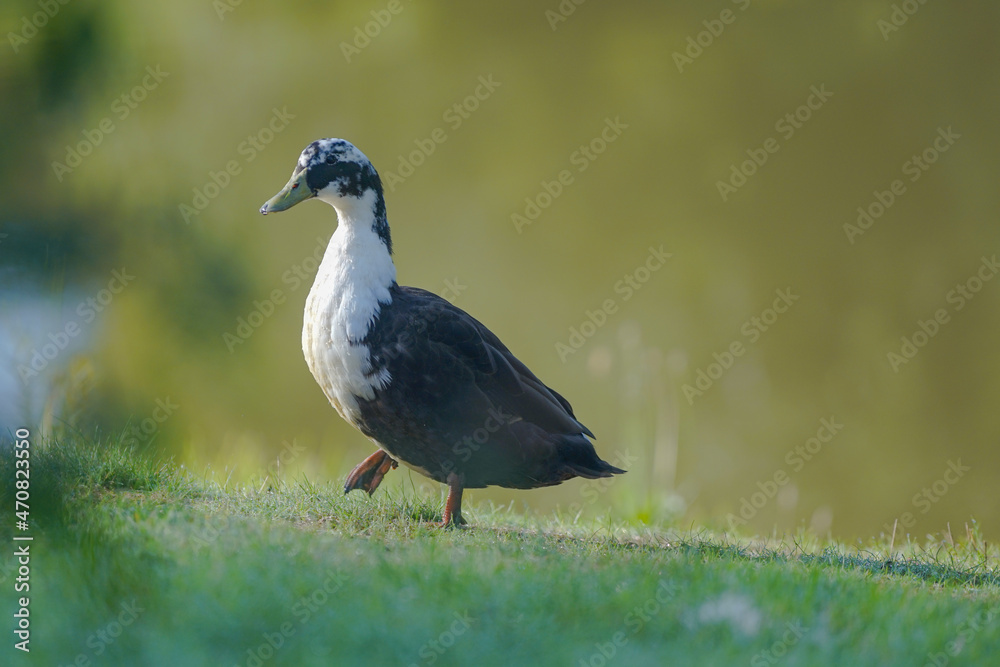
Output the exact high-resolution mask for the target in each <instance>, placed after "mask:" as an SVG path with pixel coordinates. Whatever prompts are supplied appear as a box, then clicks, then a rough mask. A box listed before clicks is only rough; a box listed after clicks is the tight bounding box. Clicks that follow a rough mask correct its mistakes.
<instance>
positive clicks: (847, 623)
mask: <svg viewBox="0 0 1000 667" xmlns="http://www.w3.org/2000/svg"><path fill="white" fill-rule="evenodd" d="M33 446H34V447H35V449H34V450H33V451H32V459H31V461H32V486H31V494H32V495H31V497H32V522H33V528H32V531H31V533H32V534H33V535H34V537H35V539H34V541H33V542H32V543H31V544H32V546H31V550H32V560H31V592H30V595H31V607H30V609H31V614H32V616H31V618H32V641H31V648H32V651H31V653H30V655H25V654H22V653H21V652H19V651H16V650H14V649H13V647H12V645H13V643H14V640H13V639H11V637H12V635H11V633H10V632H9V631H8V632H5V633H4V635H5V636H6V637H7V641H6V644H7V645H6V646H4V647H3V648H2V649H0V651H2V652H3V654H11V655H13V656H14V660H15V661H13V662H9V661H8V659H7V658H6V657H5V658H4V660H3V664H32V665H34V664H38V665H71V664H74V665H81V666H85V665H102V664H107V665H111V664H115V665H117V664H134V665H178V664H183V665H226V666H230V665H249V666H255V665H256V666H260V665H354V664H373V665H374V664H379V665H380V664H386V665H413V664H415V665H430V664H437V665H467V664H486V665H510V664H525V665H532V664H562V665H573V666H576V665H590V666H592V667H601V666H602V665H610V664H620V665H630V666H631V665H662V664H678V665H741V664H746V665H751V666H753V667H757V666H759V665H777V664H781V665H789V666H791V665H832V664H851V665H887V664H908V665H924V664H932V665H939V666H940V665H958V664H990V663H991V661H992V660H994V659H995V656H996V655H997V654H998V652H1000V622H998V618H997V612H998V611H1000V587H998V584H1000V571H998V568H997V566H996V563H997V556H998V554H997V550H996V548H995V547H992V546H987V545H986V544H984V543H983V541H982V540H981V539H980V538H979V536H978V534H977V532H976V531H975V530H971V531H969V532H968V533H966V534H963V535H962V539H961V540H958V541H955V540H946V541H930V542H927V543H925V544H923V545H916V544H912V543H910V544H906V545H903V546H902V547H899V546H898V545H897V547H896V549H894V552H893V554H892V555H891V556H890V555H889V552H888V548H887V547H888V545H886V544H871V545H868V547H867V548H864V549H860V548H856V547H850V548H849V547H846V546H843V545H838V544H832V543H825V542H822V541H820V540H818V539H816V538H815V537H811V536H808V535H800V536H798V537H797V538H795V539H794V540H784V541H774V540H770V541H761V540H756V539H738V538H735V537H732V536H727V535H721V534H716V533H712V532H709V531H707V530H706V531H691V530H690V529H688V530H676V529H671V528H670V527H649V526H633V525H627V524H625V523H621V522H615V521H612V520H605V521H603V522H599V523H592V524H586V525H580V524H576V523H574V522H573V521H571V520H570V519H568V518H566V517H560V516H542V517H539V516H527V517H526V516H523V515H520V514H517V513H512V512H510V511H509V510H507V509H506V508H497V507H484V506H478V507H477V506H472V507H470V508H469V510H468V511H467V517H468V518H469V519H470V521H471V523H472V524H474V527H473V528H471V529H465V530H440V529H436V528H432V527H428V526H427V525H425V522H426V521H427V520H432V519H439V518H440V514H439V513H440V509H441V505H442V502H441V500H442V498H441V497H430V498H428V497H422V496H414V495H411V494H405V493H402V492H396V493H385V492H383V491H381V490H380V491H379V492H378V493H376V495H375V496H374V497H373V498H368V497H367V496H364V495H363V494H359V493H355V494H351V495H350V496H346V497H345V496H344V495H343V494H342V492H341V490H340V487H339V484H338V483H337V482H336V481H331V482H330V483H328V484H322V485H319V484H313V483H311V482H308V481H305V480H303V481H300V482H296V483H292V484H279V485H277V486H276V487H275V486H269V485H267V484H264V485H260V484H253V485H247V486H245V487H239V488H232V489H230V488H220V487H219V486H218V485H217V484H213V483H208V482H206V481H204V480H198V479H195V478H193V477H192V476H191V475H190V474H185V473H184V472H183V471H182V470H179V469H177V468H176V467H175V466H173V465H170V464H163V463H158V462H155V461H153V460H150V459H149V458H146V457H143V456H140V455H139V454H137V453H136V452H134V451H132V450H129V449H128V448H126V447H122V446H119V445H116V444H115V443H113V442H104V443H100V444H98V445H95V444H93V443H89V444H88V443H84V442H75V444H65V443H64V444H57V443H48V444H46V445H44V446H42V445H40V444H35V445H33ZM3 454H4V456H3V458H2V463H0V476H2V479H3V484H2V485H0V491H2V493H0V495H2V501H0V505H2V506H3V507H12V505H13V500H12V495H13V489H12V488H11V484H10V480H12V479H13V460H14V459H13V457H11V456H10V455H9V454H10V452H9V450H4V451H3ZM442 497H443V496H442ZM12 523H13V517H11V520H10V521H4V522H2V526H0V540H2V541H3V542H4V543H5V544H7V545H12V544H13V542H12V530H11V527H12ZM12 552H13V549H12V548H10V547H9V546H8V547H3V549H2V553H3V554H4V556H3V557H2V558H0V579H2V580H3V581H2V582H0V587H2V588H0V590H3V595H2V599H3V600H5V601H7V600H9V601H10V602H8V603H7V604H6V605H5V608H8V609H14V608H15V607H14V602H13V600H14V597H15V596H14V593H13V591H12V589H13V581H14V578H15V577H16V564H15V563H14V561H13V559H12V558H11V553H12ZM7 618H8V619H10V618H11V617H10V616H9V615H8V616H7ZM8 624H10V621H9V620H8Z"/></svg>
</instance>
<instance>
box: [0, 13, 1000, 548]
mask: <svg viewBox="0 0 1000 667" xmlns="http://www.w3.org/2000/svg"><path fill="white" fill-rule="evenodd" d="M560 8H561V9H560ZM570 10H572V11H570ZM560 12H561V13H560ZM39 25H40V26H41V27H37V26H39ZM0 26H2V28H3V30H2V33H3V34H4V35H6V37H5V41H6V42H7V43H6V44H5V45H4V46H3V48H0V53H2V55H0V117H2V124H0V184H2V187H0V191H2V192H3V195H4V196H3V201H4V205H3V207H2V209H0V309H2V322H0V359H2V364H0V400H2V407H0V427H2V430H3V432H4V433H9V432H10V430H12V429H14V428H17V427H19V426H25V425H28V426H31V427H32V428H34V429H41V432H42V433H49V434H52V433H59V432H60V430H80V431H83V432H86V433H92V432H93V431H94V429H95V428H96V429H100V430H101V431H102V432H105V433H108V432H112V433H113V432H119V431H121V430H123V429H128V431H129V434H130V435H129V438H131V439H132V440H133V441H134V442H135V443H136V444H137V445H139V446H140V447H141V448H150V449H152V450H155V451H161V452H164V453H166V454H167V455H172V456H174V457H175V458H176V459H177V460H178V461H180V462H182V463H183V464H184V465H185V466H186V467H187V468H189V469H191V470H193V471H195V472H196V473H197V474H199V475H200V474H205V475H209V476H213V475H214V476H216V477H217V478H219V479H225V478H229V479H231V480H234V481H242V480H250V479H254V478H256V479H258V480H264V478H265V477H266V476H269V477H280V478H283V479H293V478H296V477H299V476H300V475H301V474H302V473H305V474H306V475H308V476H309V478H310V479H326V478H331V477H336V476H340V475H343V474H345V473H346V472H347V471H348V470H349V469H350V468H351V467H352V466H353V465H354V464H356V463H357V462H359V461H360V460H361V459H362V458H363V457H364V456H366V455H367V454H369V453H370V452H371V451H372V449H373V447H372V445H371V444H370V443H369V442H368V441H367V440H366V439H365V438H363V437H362V436H361V435H360V434H359V433H357V432H355V431H354V430H353V429H352V428H350V427H349V426H347V425H346V424H345V423H344V422H342V421H341V420H340V418H339V417H338V416H337V415H336V413H335V412H334V410H333V409H332V408H331V407H330V406H329V405H328V404H327V403H326V400H325V398H324V397H323V394H322V393H321V391H320V390H319V389H318V387H317V386H316V384H315V382H314V381H313V379H312V378H311V376H310V375H309V372H308V370H307V368H306V365H305V363H304V361H303V359H302V354H301V350H300V331H301V318H302V307H303V303H304V300H305V297H306V294H307V292H308V288H309V285H310V284H311V277H312V272H313V271H314V270H315V260H314V257H318V256H319V253H321V252H322V247H323V245H324V244H325V241H326V240H327V239H328V238H329V236H330V235H331V234H332V233H333V230H334V228H335V224H336V220H335V216H334V213H333V211H332V210H330V209H329V208H328V207H325V206H321V205H319V204H316V203H312V204H308V205H304V206H302V207H301V208H297V209H296V210H295V211H294V212H293V213H290V214H285V215H281V216H269V217H268V218H266V219H265V218H263V217H261V216H260V215H259V214H258V212H257V209H258V208H259V206H260V205H261V203H263V202H264V201H265V200H266V199H267V198H268V197H270V196H271V195H273V194H274V193H275V192H276V191H277V190H278V189H279V188H280V187H281V186H282V185H283V184H284V183H285V181H286V179H287V177H288V175H289V173H290V171H291V169H292V166H293V164H294V161H295V159H296V157H297V156H298V153H299V151H301V150H302V148H303V147H304V146H305V145H306V144H308V143H309V142H310V141H312V140H314V139H317V138H321V137H331V136H333V137H343V138H346V139H348V140H350V141H352V142H354V143H355V144H356V145H357V146H358V147H360V148H361V150H362V151H364V152H365V153H366V154H367V155H368V156H369V157H370V158H371V159H372V161H373V163H374V164H375V166H376V167H377V168H378V169H379V171H380V172H381V174H382V177H383V180H384V181H387V183H388V182H389V181H390V178H389V173H390V172H392V173H393V174H394V176H397V177H398V178H393V179H391V181H392V186H391V188H387V204H388V210H389V221H390V224H391V225H392V230H393V234H394V241H395V246H396V262H397V267H398V270H399V279H400V282H401V283H402V284H408V285H415V286H420V287H424V288H427V289H430V290H432V291H434V292H436V293H438V294H442V295H444V296H446V297H448V298H451V299H452V300H453V301H454V302H455V303H456V304H457V305H459V306H460V307H462V308H464V309H466V310H468V311H469V312H470V313H472V314H473V315H474V316H476V317H477V318H479V319H480V320H482V321H483V322H484V323H486V324H487V326H489V327H490V328H491V329H492V330H493V331H494V332H495V333H497V334H498V335H499V336H500V337H501V339H502V340H504V342H505V343H506V344H507V345H508V346H509V347H510V348H511V349H512V350H513V351H514V352H515V354H517V355H518V356H519V357H520V358H521V359H522V360H523V361H525V362H526V363H527V364H528V365H529V366H530V367H531V368H532V369H533V370H535V372H536V373H537V374H538V375H539V376H540V377H541V378H542V379H543V380H545V381H546V382H547V383H548V384H550V385H552V386H553V387H555V388H556V389H558V390H559V391H560V392H562V393H563V394H565V395H566V396H567V397H568V398H569V399H570V400H571V402H572V403H573V405H574V407H575V409H576V412H577V414H578V416H579V417H580V418H581V419H582V421H583V422H584V423H586V424H587V425H588V426H589V427H590V428H591V429H592V430H593V431H594V432H595V433H596V434H597V435H598V441H597V448H598V451H599V452H601V453H602V455H603V456H604V457H605V458H607V459H609V460H611V461H612V462H619V463H626V464H627V465H626V466H625V467H628V468H629V469H630V472H629V474H628V475H627V476H625V477H623V478H620V479H619V480H618V481H615V482H614V483H613V484H607V483H605V484H604V485H601V484H597V483H594V482H581V481H575V482H570V483H568V484H564V485H562V486H560V487H556V488H553V489H547V490H539V491H532V492H515V493H510V492H506V491H504V490H497V489H490V490H485V491H475V492H474V493H472V494H471V497H472V499H473V500H484V499H489V500H495V501H496V502H498V503H506V502H510V501H512V502H514V503H515V505H516V506H523V507H526V508H528V507H530V508H535V509H537V510H539V511H549V510H551V509H552V508H555V507H560V508H562V509H563V510H567V511H569V512H573V513H575V512H577V511H582V512H585V513H588V514H599V513H603V512H608V511H611V512H614V513H615V514H616V515H620V516H625V517H632V518H635V519H637V520H641V521H652V520H658V519H670V520H677V521H682V522H690V521H707V522H709V523H711V524H713V525H719V526H722V527H726V526H730V525H732V526H735V525H743V520H746V521H747V522H748V524H747V525H749V527H750V529H751V530H757V531H762V532H769V531H771V530H772V529H774V528H776V529H777V530H779V531H782V530H788V529H794V528H796V527H798V526H802V525H805V526H811V527H812V528H814V529H816V530H817V531H819V532H820V533H822V534H825V533H826V532H827V531H830V532H832V534H833V535H834V536H837V537H841V538H852V537H868V536H871V535H874V534H878V533H880V532H882V531H883V530H884V527H885V526H887V525H888V526H890V527H891V525H892V524H893V522H894V521H895V520H896V519H900V520H901V521H903V522H904V523H905V524H906V525H905V532H909V533H912V534H914V535H923V534H925V533H939V532H941V531H945V530H947V526H948V524H949V523H950V525H951V527H952V530H953V531H961V530H964V529H963V528H962V527H961V526H962V525H963V524H964V523H965V522H966V521H968V520H969V519H970V518H971V517H975V518H976V519H978V520H979V521H980V522H981V523H982V524H983V529H984V533H985V534H986V535H987V536H990V537H993V538H994V539H995V538H996V537H997V535H998V534H1000V533H998V531H997V530H996V524H997V521H998V520H1000V505H998V503H997V502H996V493H995V489H996V488H998V483H1000V469H998V464H1000V448H998V444H1000V443H998V436H1000V411H998V410H997V409H996V405H997V402H998V398H1000V379H998V374H997V368H998V367H1000V351H998V347H997V345H996V338H997V331H998V329H1000V280H995V281H991V280H990V278H992V277H993V273H994V272H995V270H996V268H995V267H993V264H992V258H994V257H996V254H997V252H998V251H1000V238H998V236H1000V235H998V231H997V230H998V227H997V211H998V194H997V193H998V188H997V177H998V174H1000V169H998V162H997V155H998V154H1000V141H998V140H1000V132H998V130H997V123H996V119H997V117H998V111H1000V97H998V96H1000V69H998V68H997V67H996V63H997V62H998V57H1000V47H998V44H997V39H996V35H997V30H998V27H1000V7H998V6H997V5H995V4H993V3H971V4H968V5H964V6H963V7H962V8H961V11H959V9H958V8H957V7H953V6H950V5H948V4H947V3H927V4H919V3H917V2H915V0H910V1H909V2H903V3H890V2H883V1H874V0H851V1H848V2H841V3H834V4H831V5H820V4H818V3H809V2H791V1H784V2H783V1H778V0H774V1H766V0H752V1H750V0H740V1H739V2H723V1H717V2H713V3H708V4H706V3H660V2H644V3H617V4H614V3H607V2H596V1H595V2H588V3H585V4H582V5H580V6H576V5H573V4H572V3H570V2H568V0H567V1H566V2H562V3H561V5H560V4H559V3H558V2H556V1H555V0H553V1H552V2H550V3H531V2H514V3H503V4H501V5H495V4H493V5H483V4H479V5H469V6H458V7H455V6H444V4H443V3H439V4H435V3H426V2H412V3H411V2H406V1H403V2H399V3H396V2H393V3H378V2H376V3H373V4H364V3H362V4H358V3H353V4H348V3H325V2H316V1H313V2H298V3H284V4H281V5H278V4H277V3H274V4H267V5H260V4H256V3H237V2H232V1H227V0H218V1H216V2H209V1H208V0H202V1H200V2H183V1H182V2H176V3H127V2H118V1H109V2H86V1H84V0H74V1H73V2H70V3H68V4H66V5H60V4H58V3H57V2H53V3H52V4H51V6H50V5H48V4H46V3H45V2H42V3H38V2H29V1H23V0H17V1H11V2H5V3H4V4H3V6H2V8H0ZM366 33H367V34H366ZM484 82H487V83H484ZM487 84H488V85H487ZM477 95H478V97H477ZM602 133H603V135H602ZM442 137H443V141H442ZM935 141H937V144H936V145H935ZM430 147H433V151H431V150H430ZM914 157H916V158H917V160H918V161H919V162H918V161H914ZM754 160H756V161H755V162H754ZM411 167H412V169H411ZM560 178H561V179H562V180H561V182H560ZM897 180H898V181H899V182H898V183H896V184H895V191H894V190H893V187H894V186H893V182H894V181H897ZM720 183H721V184H722V185H720ZM553 195H555V196H553ZM890 201H891V203H890ZM535 207H537V208H535ZM859 207H861V208H862V210H863V211H867V212H868V213H869V215H871V218H870V219H869V218H864V217H862V219H861V225H859V215H860V214H859V211H858V209H859ZM516 216H523V217H520V218H519V217H516ZM525 221H528V222H530V224H525ZM845 225H846V226H847V227H845ZM851 225H854V226H855V228H852V227H851ZM661 246H662V252H665V253H670V257H669V258H668V259H666V260H665V261H664V262H663V263H662V266H659V263H658V260H650V248H653V249H656V250H659V249H660V248H661ZM984 258H985V259H986V260H987V261H986V262H985V263H984ZM647 260H649V261H650V263H649V264H647ZM653 267H658V268H657V270H655V271H649V269H651V268H653ZM116 272H117V273H116ZM779 291H780V293H782V294H784V295H785V298H784V299H783V300H782V299H781V298H780V297H779V295H778V294H779ZM276 296H277V297H278V298H277V299H275V298H274V297H276ZM776 299H778V301H776ZM268 300H271V303H270V304H269V303H266V301H268ZM789 303H790V304H791V305H787V304H789ZM774 306H777V307H778V308H780V310H783V311H784V312H780V313H779V312H777V310H768V309H769V308H772V307H774ZM935 317H937V319H936V320H935ZM241 318H242V320H245V321H246V322H247V323H248V325H254V326H250V328H245V327H246V326H247V325H241ZM754 318H758V319H757V320H755V319H754ZM921 323H923V324H921ZM241 326H244V328H243V329H241V328H240V327H241ZM241 331H242V332H243V333H244V334H245V333H247V332H249V333H250V335H249V336H248V337H247V336H242V334H241V333H240V332H241ZM227 334H228V335H227ZM930 334H933V335H930ZM230 336H236V337H237V339H238V340H239V342H238V343H236V342H233V340H234V339H233V338H231V337H230ZM241 336H242V337H241ZM904 337H905V339H906V340H903V338H904ZM991 341H993V342H991ZM910 344H912V345H913V347H912V348H910V347H908V346H909V345H910ZM730 355H732V356H730ZM893 355H898V356H893ZM911 357H912V358H911ZM823 420H826V421H825V422H824V421H823ZM830 425H833V426H832V427H831V426H830ZM831 436H832V437H831ZM810 438H815V440H813V441H810ZM824 441H825V442H824ZM386 484H389V485H392V484H396V485H399V484H404V485H407V486H410V485H416V486H426V487H427V488H431V489H434V490H435V491H438V490H439V489H440V487H439V486H437V485H434V484H432V483H430V482H427V481H426V480H424V479H423V478H422V477H420V476H419V475H416V474H413V473H410V472H407V471H404V472H396V473H394V474H393V475H391V476H390V477H389V478H388V479H387V481H386ZM890 530H891V529H890ZM902 532H904V526H902V525H901V527H900V533H902Z"/></svg>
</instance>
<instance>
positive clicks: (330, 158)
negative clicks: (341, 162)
mask: <svg viewBox="0 0 1000 667" xmlns="http://www.w3.org/2000/svg"><path fill="white" fill-rule="evenodd" d="M334 162H336V158H334V157H333V156H332V155H327V156H326V163H327V164H333V163H334Z"/></svg>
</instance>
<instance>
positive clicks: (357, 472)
mask: <svg viewBox="0 0 1000 667" xmlns="http://www.w3.org/2000/svg"><path fill="white" fill-rule="evenodd" d="M398 465H399V464H398V463H396V461H395V459H393V458H392V457H391V456H389V455H388V454H386V453H385V452H383V451H382V450H381V449H380V450H378V451H377V452H375V453H374V454H372V455H371V456H369V457H368V458H366V459H365V460H364V461H362V462H361V463H359V464H358V465H357V466H355V468H354V470H352V471H351V474H350V475H348V476H347V481H346V482H344V493H350V492H351V491H353V490H354V489H362V490H364V491H367V492H368V495H369V496H370V495H372V494H373V493H375V489H377V488H378V485H379V484H381V483H382V478H383V477H385V474H386V473H387V472H389V471H390V470H392V469H393V468H395V467H396V466H398Z"/></svg>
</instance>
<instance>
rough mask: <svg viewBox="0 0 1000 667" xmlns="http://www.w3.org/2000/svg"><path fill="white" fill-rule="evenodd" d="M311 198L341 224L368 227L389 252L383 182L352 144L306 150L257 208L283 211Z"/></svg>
mask: <svg viewBox="0 0 1000 667" xmlns="http://www.w3.org/2000/svg"><path fill="white" fill-rule="evenodd" d="M313 197H315V198H317V199H319V200H321V201H325V202H326V203H327V204H329V205H330V206H333V207H334V208H335V209H337V217H338V218H339V219H340V222H341V224H354V223H356V222H357V223H362V224H367V223H370V224H371V228H372V231H374V232H375V233H376V234H378V236H379V237H380V238H381V239H382V241H383V242H384V243H385V244H386V246H387V248H388V250H389V252H390V253H391V252H392V241H391V239H390V236H389V226H388V224H387V222H386V213H385V197H384V196H383V193H382V181H381V179H380V178H379V177H378V172H376V171H375V167H374V166H372V163H371V161H370V160H369V159H368V158H367V157H366V156H365V154H364V153H362V152H361V151H360V150H358V149H357V147H356V146H355V145H354V144H352V143H351V142H349V141H346V140H344V139H320V140H318V141H314V142H312V143H311V144H309V145H308V146H306V147H305V150H303V151H302V153H301V155H299V161H298V162H296V163H295V169H293V170H292V177H291V179H289V181H288V183H287V184H286V185H285V187H283V188H282V189H281V192H279V193H278V194H276V195H274V196H273V197H271V198H270V199H268V200H267V202H266V203H265V204H264V205H263V206H261V207H260V212H261V213H263V214H264V215H267V214H268V213H273V212H276V211H285V210H287V209H290V208H291V207H293V206H295V205H296V204H298V203H299V202H303V201H305V200H307V199H312V198H313Z"/></svg>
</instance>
